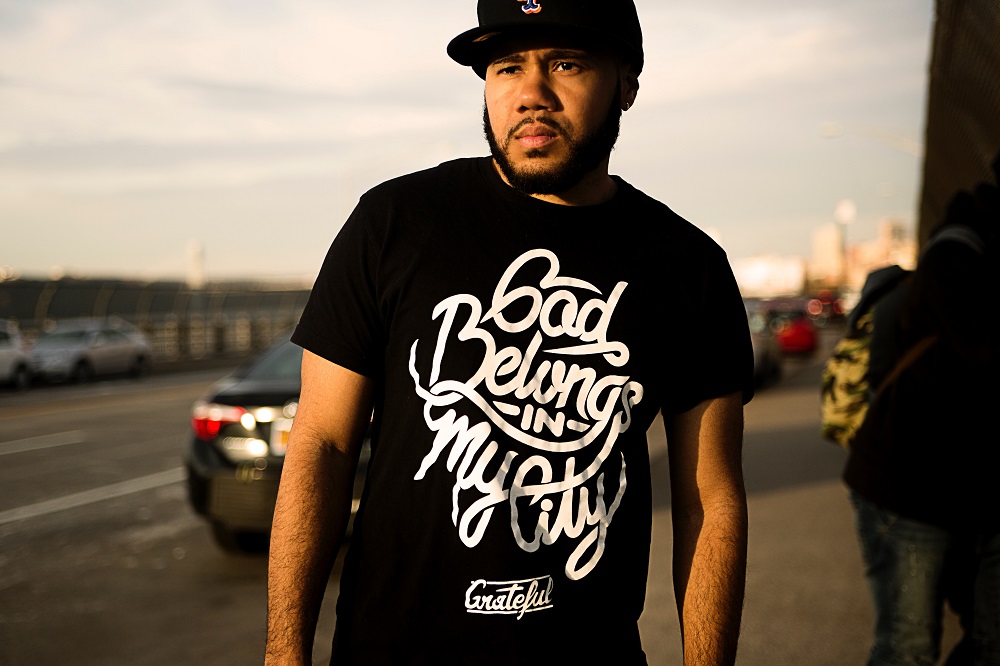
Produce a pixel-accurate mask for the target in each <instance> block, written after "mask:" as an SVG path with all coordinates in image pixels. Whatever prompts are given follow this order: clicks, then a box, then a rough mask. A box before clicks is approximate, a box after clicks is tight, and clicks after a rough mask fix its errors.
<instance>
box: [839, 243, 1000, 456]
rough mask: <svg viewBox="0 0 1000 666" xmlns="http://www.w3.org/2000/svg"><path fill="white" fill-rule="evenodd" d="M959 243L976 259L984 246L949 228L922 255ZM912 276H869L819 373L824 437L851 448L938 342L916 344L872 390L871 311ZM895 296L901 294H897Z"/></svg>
mask: <svg viewBox="0 0 1000 666" xmlns="http://www.w3.org/2000/svg"><path fill="white" fill-rule="evenodd" d="M946 241H957V242H960V243H964V244H965V245H967V246H969V247H971V248H972V249H973V250H975V251H976V252H978V253H979V254H984V253H985V245H984V244H983V241H982V239H980V237H979V235H978V234H976V232H975V231H973V230H972V229H970V228H968V227H966V226H964V225H952V226H948V227H945V228H944V229H942V230H940V231H938V232H937V233H936V234H935V235H934V236H933V238H931V240H930V241H929V242H928V244H927V246H925V247H924V250H923V253H926V252H927V250H929V249H930V248H931V247H932V246H934V245H937V244H938V243H941V242H946ZM910 275H912V271H907V270H904V269H902V268H900V267H899V266H889V267H887V268H880V269H878V270H875V271H872V272H871V273H869V274H868V278H867V279H866V280H865V286H864V288H862V290H861V300H860V301H859V302H858V305H857V307H855V308H854V310H853V311H852V312H851V316H850V317H849V318H848V320H847V333H846V334H845V335H844V337H843V338H841V339H840V341H838V342H837V344H836V346H835V347H834V348H833V354H832V355H831V356H830V358H829V359H827V361H826V365H825V366H824V368H823V384H822V387H821V389H820V431H821V433H822V435H823V437H825V438H827V439H829V440H831V441H833V442H835V443H837V444H839V445H840V446H843V447H844V448H849V447H850V445H851V442H852V441H853V440H854V437H855V435H856V434H857V432H858V429H859V428H860V427H861V424H862V423H864V420H865V415H867V414H868V406H869V404H870V403H871V401H872V399H873V398H874V397H875V396H876V395H878V394H879V393H881V392H882V391H883V390H884V389H885V388H886V387H887V386H889V384H891V383H892V382H894V381H895V380H896V378H897V377H899V376H900V375H901V374H902V372H903V370H905V369H906V368H907V367H909V366H910V365H911V364H912V363H913V362H914V361H916V360H917V359H918V358H920V356H921V355H922V354H923V353H924V352H926V351H927V350H928V349H930V347H931V346H932V345H934V344H935V342H937V340H938V336H937V335H929V336H927V337H926V338H924V339H922V340H920V341H918V342H917V343H916V344H914V345H913V346H912V347H911V348H910V349H907V350H906V351H905V353H901V354H898V355H897V360H896V362H895V365H894V366H892V368H891V370H890V371H889V372H888V374H887V375H886V376H885V377H884V378H883V379H882V380H881V381H880V382H879V385H878V386H871V379H870V377H869V367H870V366H871V348H872V336H873V335H874V331H875V308H876V306H877V305H878V302H879V301H882V300H883V299H885V300H888V299H887V298H886V297H887V296H889V294H891V293H893V292H894V291H896V290H897V289H904V288H905V286H906V284H907V282H908V281H909V277H910ZM895 296H897V297H898V296H899V294H898V293H897V294H895Z"/></svg>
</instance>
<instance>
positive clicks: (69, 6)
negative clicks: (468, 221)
mask: <svg viewBox="0 0 1000 666" xmlns="http://www.w3.org/2000/svg"><path fill="white" fill-rule="evenodd" d="M512 1H513V0H512ZM542 4H543V6H544V2H543V3H542ZM636 4H637V7H638V9H639V13H640V17H641V19H642V21H643V27H644V34H645V42H646V61H647V64H646V69H645V70H644V72H643V75H642V77H641V78H640V83H641V86H642V87H641V89H640V92H639V97H638V100H637V103H636V106H635V107H634V108H633V109H632V110H630V111H629V112H628V113H626V114H625V116H624V118H623V122H622V135H621V139H620V140H619V143H618V147H617V149H616V151H615V153H614V155H613V156H612V169H611V170H612V172H613V173H617V174H620V175H622V176H623V177H624V178H625V179H626V180H628V181H629V182H631V183H632V184H634V185H635V186H637V187H639V188H640V189H642V190H644V191H646V192H647V193H648V194H650V195H652V196H654V197H656V198H658V199H661V200H662V201H664V202H665V203H667V205H669V206H671V207H672V208H673V209H674V210H676V211H677V212H678V213H680V214H681V215H683V216H684V217H686V218H687V219H689V220H690V221H691V222H693V223H694V224H696V225H697V226H699V227H701V228H703V229H706V230H708V231H710V232H711V233H713V235H714V236H716V237H717V238H718V239H719V241H720V243H721V244H722V245H723V247H724V248H725V249H726V250H727V252H728V253H729V255H730V257H731V259H739V258H744V257H751V256H756V255H761V254H774V255H793V254H797V255H800V256H808V255H809V253H810V252H811V242H812V241H811V239H812V235H813V232H814V230H815V229H816V228H817V227H820V226H822V225H825V224H828V223H830V222H831V221H832V220H833V211H834V207H835V205H836V204H837V202H838V201H840V200H842V199H845V198H849V199H852V200H853V201H855V202H856V204H857V211H858V213H857V220H856V221H855V222H854V224H853V225H852V226H851V228H850V229H849V232H848V233H849V237H850V238H852V239H855V240H860V239H865V238H873V237H874V236H875V235H876V226H877V224H878V223H879V222H880V221H881V220H884V219H886V218H891V219H894V220H900V221H902V222H903V223H904V224H905V225H908V226H909V227H910V228H912V226H913V225H914V218H915V214H916V205H917V204H916V202H917V197H918V195H919V187H920V170H921V165H922V161H921V159H920V156H919V144H920V141H921V139H922V134H923V123H924V106H925V93H926V72H927V65H928V60H929V48H930V30H931V26H932V19H933V3H931V2H929V0H924V1H923V2H917V3H914V2H912V1H909V0H875V1H871V2H859V1H854V0H849V1H846V2H843V3H837V4H836V5H835V6H831V5H830V3H825V2H821V1H820V0H808V1H806V2H803V3H797V4H796V5H795V6H794V7H789V6H787V5H785V4H781V3H778V2H775V1H772V0H766V1H762V2H757V3H753V4H752V5H748V4H747V3H737V2H735V1H733V0H713V1H709V2H702V3H699V4H697V5H695V4H694V3H690V4H679V3H677V4H672V5H670V6H668V7H664V6H662V5H661V4H655V3H653V2H652V1H651V0H645V1H643V0H638V1H637V3H636ZM431 9H432V6H431V5H427V4H425V3H419V4H418V3H404V2H401V1H398V0H397V1H395V2H383V3H381V4H380V5H379V6H378V8H377V11H374V10H373V9H372V8H371V5H370V4H367V3H344V4H338V5H336V6H333V5H330V4H328V3H322V2H318V1H313V0H297V1H295V2H283V3H280V4H279V3H267V2H263V1H262V0H258V1H253V2H235V1H234V0H211V1H198V2H195V1H194V0H178V1H177V2H174V3H170V4H169V6H157V5H152V4H150V5H145V4H144V5H140V6H135V5H134V3H127V2H124V1H122V0H82V1H78V2H69V1H68V0H45V1H44V2H38V3H19V2H15V1H14V0H0V222H2V226H3V232H2V233H3V243H2V245H0V266H10V267H13V269H15V270H16V271H17V272H18V273H20V274H21V275H23V276H25V277H36V276H47V275H49V274H50V273H51V272H52V271H53V268H54V267H61V270H62V271H63V272H65V273H67V274H73V275H83V276H108V275H121V276H126V277H144V278H149V279H154V278H164V279H167V278H182V279H183V278H184V277H186V276H187V275H188V273H189V254H190V253H191V249H190V248H191V246H192V243H197V244H199V245H200V246H201V248H202V251H203V253H204V273H205V277H206V278H208V279H227V278H240V277H247V278H270V277H280V278H301V279H310V278H311V277H312V276H313V275H315V272H316V271H317V270H318V267H319V264H320V262H321V261H322V257H323V255H324V254H325V252H326V248H327V246H328V245H329V242H330V240H331V239H332V238H333V235H334V234H335V233H336V231H337V229H339V227H340V225H341V223H342V222H343V219H344V218H345V217H346V216H347V214H348V213H349V212H350V210H351V208H352V207H353V205H354V203H355V202H356V200H357V198H358V197H359V196H360V195H361V194H362V193H363V192H364V191H366V190H367V189H369V188H370V187H372V186H374V185H376V184H378V183H379V182H381V181H382V180H385V179H388V178H391V177H394V176H397V175H401V174H403V173H406V172H410V171H414V170H417V169H422V168H427V167H430V166H433V165H434V164H437V163H439V162H441V161H444V160H447V159H453V158H456V157H462V156H468V155H482V154H486V152H487V149H486V145H485V141H484V140H483V139H482V131H481V127H480V113H481V108H482V82H481V81H480V80H479V79H478V78H477V77H476V76H475V75H474V74H472V73H471V72H470V71H469V70H467V69H465V68H462V67H459V66H458V65H456V64H454V63H453V62H452V61H450V60H449V59H448V58H447V56H446V55H445V53H444V46H445V44H446V43H447V41H448V40H449V39H450V38H451V37H453V36H454V35H455V34H458V33H459V32H461V31H463V30H465V29H466V28H468V27H471V26H472V25H474V23H475V4H474V3H473V2H471V1H462V2H459V1H458V0H448V1H446V2H437V3H434V4H433V9H434V11H431Z"/></svg>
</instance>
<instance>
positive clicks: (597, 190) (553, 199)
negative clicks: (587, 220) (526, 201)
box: [493, 160, 618, 206]
mask: <svg viewBox="0 0 1000 666" xmlns="http://www.w3.org/2000/svg"><path fill="white" fill-rule="evenodd" d="M493 168H494V169H496V172H497V173H498V174H500V178H501V179H502V180H503V182H504V183H506V184H507V185H508V186H510V181H508V180H507V177H506V176H505V175H504V173H503V170H502V169H501V168H500V165H498V164H497V162H496V160H493ZM617 192H618V183H616V182H615V180H614V179H613V178H612V177H611V176H610V175H608V161H605V162H603V163H602V164H601V165H600V166H598V167H597V168H596V169H594V170H593V171H591V172H590V173H588V174H587V175H586V176H584V177H583V178H581V179H580V182H578V183H577V184H576V185H574V186H573V187H572V188H570V189H569V190H567V191H565V192H560V193H558V194H529V195H528V196H530V197H532V198H533V199H538V200H539V201H546V202H548V203H554V204H559V205H560V206H596V205H597V204H602V203H604V202H605V201H609V200H610V199H611V198H612V197H613V196H615V193H617Z"/></svg>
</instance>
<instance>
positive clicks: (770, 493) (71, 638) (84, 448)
mask: <svg viewBox="0 0 1000 666" xmlns="http://www.w3.org/2000/svg"><path fill="white" fill-rule="evenodd" d="M827 337H829V336H827ZM818 358H819V357H817V359H818ZM817 359H813V360H811V361H792V362H788V363H786V368H785V377H784V379H783V380H782V381H781V382H780V383H779V384H777V385H775V386H772V387H769V388H767V389H765V390H762V391H761V392H760V393H759V394H758V396H757V397H756V398H755V399H754V401H753V402H752V403H751V404H750V406H749V407H748V409H747V434H746V447H745V469H746V480H747V488H748V493H749V503H750V559H749V574H748V582H747V602H746V610H745V613H744V629H743V635H742V641H741V652H740V657H739V662H738V663H740V664H750V665H757V664H766V665H768V666H771V665H775V666H782V665H786V664H787V665H792V664H794V665H796V666H799V665H803V664H815V665H825V664H829V665H831V666H833V665H836V666H842V665H844V664H861V663H863V661H864V656H865V653H866V651H867V646H868V642H869V636H870V625H871V612H870V610H869V607H868V599H867V592H866V589H865V587H864V582H863V578H862V570H861V564H860V559H859V554H858V547H857V544H856V540H855V536H854V532H853V528H852V526H851V513H850V509H849V507H848V504H847V500H846V494H845V491H844V489H843V487H842V485H841V484H840V482H839V474H840V470H841V468H842V466H843V461H844V455H843V452H842V451H840V450H839V449H837V448H836V447H835V446H833V445H831V444H828V443H827V442H825V441H823V440H821V439H820V438H819V435H818V416H817V415H818V396H817V386H818V381H819V362H818V360H817ZM221 374H224V373H223V371H221V370H212V371H204V372H192V373H185V374H174V375H169V376H153V377H149V378H146V379H144V380H140V381H131V380H121V381H108V382H102V383H99V384H93V385H88V386H79V387H54V388H44V389H33V390H31V391H28V392H27V393H24V394H12V393H9V392H5V393H0V489H2V490H0V665H4V666H6V665H20V664H32V665H37V664H42V665H45V664H64V663H73V664H76V665H81V666H85V665H89V664H126V663H127V664H132V665H142V664H150V665H165V664H191V663H198V664H252V663H260V661H261V655H262V651H263V643H264V623H265V601H266V596H265V594H266V593H265V582H266V569H267V561H266V557H265V556H264V555H249V556H232V555H226V554H223V553H222V552H221V551H220V550H218V549H217V548H216V547H215V545H214V544H213V543H212V541H211V539H210V536H209V531H208V529H207V527H206V525H205V524H204V523H203V522H202V521H201V520H200V519H199V518H198V517H197V516H196V515H194V514H193V512H192V511H191V510H190V508H189V507H188V505H187V503H186V498H185V494H184V485H183V483H182V478H183V473H182V470H181V456H182V454H183V450H184V447H185V444H186V440H187V436H188V435H187V429H188V418H189V410H190V406H191V404H192V402H193V401H194V400H195V399H196V398H197V397H198V396H199V395H200V394H201V393H202V392H203V391H204V390H205V389H206V388H207V387H208V386H209V385H210V384H211V383H212V382H213V381H214V380H215V379H217V378H218V377H220V376H221ZM665 446H666V443H665V438H664V435H663V429H662V424H659V423H657V424H656V425H654V427H653V428H652V429H651V431H650V453H651V456H652V457H653V470H654V484H655V492H654V503H655V516H654V535H653V543H654V554H653V561H652V566H651V571H652V575H651V579H650V583H649V587H648V590H647V604H646V608H647V610H646V612H645V614H644V615H643V618H642V621H641V626H640V628H641V631H642V634H643V642H644V645H645V646H646V649H647V653H648V656H649V663H650V664H679V663H681V662H680V645H679V644H680V639H679V631H678V623H677V618H676V611H675V610H674V599H673V593H672V590H671V586H670V580H669V571H670V565H669V552H670V541H671V540H670V514H669V510H670V507H669V488H668V487H667V483H666V474H667V467H666V449H665ZM334 580H335V579H334ZM335 596H336V583H335V582H331V584H330V587H329V588H328V593H327V599H328V603H326V604H324V608H323V613H322V616H321V620H320V627H319V632H318V638H317V650H316V661H317V663H325V662H326V661H327V660H328V659H329V648H328V643H329V639H330V636H331V635H332V631H333V630H332V626H333V619H334V618H333V611H332V600H333V599H334V598H335ZM954 633H955V630H954V623H953V622H952V623H951V624H950V625H949V630H948V633H947V635H946V641H953V640H954Z"/></svg>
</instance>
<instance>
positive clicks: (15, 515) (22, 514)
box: [0, 467, 185, 525]
mask: <svg viewBox="0 0 1000 666" xmlns="http://www.w3.org/2000/svg"><path fill="white" fill-rule="evenodd" d="M184 479H185V472H184V468H183V467H175V468H173V469H168V470H167V471H165V472H157V473H156V474H150V475H148V476H140V477H139V478H136V479H129V480H128V481H122V482H121V483H112V484H111V485H109V486H102V487H100V488H94V489H93V490H85V491H83V492H80V493H73V494H72V495H66V496H65V497H57V498H55V499H50V500H44V501H42V502H36V503H34V504H29V505H27V506H21V507H17V508H16V509H8V510H6V511H0V525H6V524H7V523H13V522H15V521H18V520H26V519H28V518H38V517H39V516H45V515H48V514H50V513H57V512H59V511H65V510H66V509H75V508H77V507H80V506H85V505H87V504H93V503H95V502H102V501H104V500H108V499H114V498H115V497H123V496H125V495H131V494H132V493H138V492H142V491H143V490H152V489H153V488H160V487H162V486H169V485H170V484H173V483H177V482H179V481H183V480H184Z"/></svg>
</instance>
